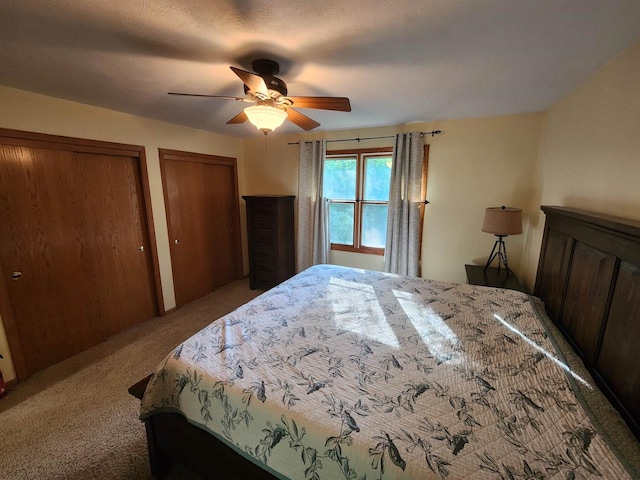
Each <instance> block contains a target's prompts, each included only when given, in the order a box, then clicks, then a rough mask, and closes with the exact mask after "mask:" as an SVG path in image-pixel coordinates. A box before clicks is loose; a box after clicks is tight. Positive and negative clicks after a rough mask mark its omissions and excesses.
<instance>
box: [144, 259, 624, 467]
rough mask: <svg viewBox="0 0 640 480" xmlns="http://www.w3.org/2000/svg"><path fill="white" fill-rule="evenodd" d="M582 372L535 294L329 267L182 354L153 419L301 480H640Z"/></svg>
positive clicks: (159, 377) (149, 406)
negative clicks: (579, 392)
mask: <svg viewBox="0 0 640 480" xmlns="http://www.w3.org/2000/svg"><path fill="white" fill-rule="evenodd" d="M567 370H568V369H567V368H566V367H565V366H564V365H563V364H562V362H561V361H559V360H558V358H557V356H556V352H555V349H554V347H553V346H552V343H551V342H550V340H549V338H548V337H547V333H546V332H545V329H544V327H543V326H542V325H541V324H540V322H539V320H538V319H537V314H536V312H535V310H534V308H533V306H532V304H531V301H530V299H529V297H528V296H527V295H525V294H522V293H519V292H515V291H509V290H498V289H492V288H485V287H476V286H471V285H458V284H451V283H444V282H435V281H428V280H424V279H420V278H412V277H403V276H397V275H390V274H384V273H379V272H371V271H365V270H356V269H349V268H344V267H335V266H328V265H320V266H315V267H312V268H310V269H308V270H306V271H304V272H302V273H300V274H298V275H296V276H295V277H293V278H292V279H290V280H288V281H286V282H284V283H283V284H281V285H279V286H278V287H275V288H273V289H272V290H269V291H268V292H266V293H264V294H263V295H261V296H260V297H258V298H256V299H255V300H253V301H251V302H249V303H247V304H245V305H243V306H242V307H240V308H238V309H237V310H235V311H234V312H232V313H230V314H228V315H226V316H224V317H222V318H220V319H218V320H216V321H214V322H213V323H211V324H210V325H209V326H208V327H206V328H205V329H203V330H202V331H200V332H199V333H197V334H196V335H194V336H193V337H191V338H190V339H188V340H187V341H185V342H184V343H183V344H181V345H180V346H178V347H177V348H176V349H175V350H174V351H173V352H171V353H170V354H169V355H168V356H167V358H166V360H165V361H163V362H162V363H161V365H159V367H158V370H157V372H156V373H155V375H154V377H153V379H152V380H151V382H150V383H149V386H148V388H147V391H146V393H145V396H144V399H143V402H142V410H141V418H142V419H144V418H147V417H148V416H150V415H153V414H154V413H156V412H181V413H182V414H183V415H185V416H186V418H187V419H188V420H189V421H190V422H191V423H193V424H195V425H198V426H200V427H201V428H203V429H205V430H207V431H209V432H211V433H213V434H214V435H216V436H217V437H218V438H219V439H221V440H223V441H224V442H226V443H227V444H228V445H230V446H232V447H233V448H235V449H236V450H237V451H238V452H240V453H242V454H243V455H245V456H246V457H248V458H251V459H253V461H255V462H257V463H259V464H261V465H263V466H266V468H267V469H268V470H270V471H271V472H272V473H274V472H275V474H276V475H278V476H279V477H281V478H289V479H320V478H325V479H340V478H345V479H365V478H366V479H409V478H411V479H418V478H420V479H426V478H434V479H462V478H474V479H476V478H487V479H547V478H549V479H550V478H557V479H576V478H577V479H580V478H589V477H602V478H615V479H625V478H630V475H629V474H628V473H627V472H626V470H625V468H624V467H623V466H622V464H621V463H620V462H619V461H618V459H617V457H616V456H615V455H614V454H613V452H612V450H611V449H610V447H609V446H608V445H607V443H606V442H605V439H604V438H603V437H602V436H601V435H600V434H599V433H598V431H597V429H596V427H595V426H594V425H593V424H592V422H591V421H590V419H589V417H588V416H587V414H586V413H585V411H584V409H583V408H582V406H581V404H580V402H579V401H578V400H577V398H576V396H575V395H574V394H573V393H572V390H571V388H570V383H569V381H568V377H567V375H571V373H570V372H567ZM579 380H580V379H578V381H579Z"/></svg>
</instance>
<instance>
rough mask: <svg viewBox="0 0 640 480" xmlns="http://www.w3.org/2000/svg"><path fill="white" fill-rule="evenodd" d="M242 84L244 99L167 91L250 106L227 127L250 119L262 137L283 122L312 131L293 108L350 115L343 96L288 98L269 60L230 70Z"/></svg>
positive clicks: (306, 119)
mask: <svg viewBox="0 0 640 480" xmlns="http://www.w3.org/2000/svg"><path fill="white" fill-rule="evenodd" d="M229 68H231V70H232V71H233V72H234V73H235V74H236V75H237V76H238V77H239V78H240V80H242V82H243V83H244V93H245V96H244V97H229V96H225V95H203V94H197V93H178V92H169V95H184V96H188V97H207V98H223V99H227V100H238V101H242V102H248V103H253V104H254V105H253V106H250V107H247V108H245V109H244V110H243V111H242V112H240V113H239V114H238V115H236V116H235V117H233V118H232V119H231V120H229V121H228V122H227V124H235V123H244V122H246V121H247V120H249V121H250V122H251V123H252V124H254V125H255V126H256V128H258V130H260V131H262V132H263V133H264V134H265V135H266V134H267V133H269V132H271V131H273V130H275V129H276V128H278V127H279V126H280V125H282V123H283V122H284V120H285V119H288V120H289V121H290V122H292V123H294V124H296V125H297V126H299V127H300V128H302V129H304V130H307V131H308V130H312V129H314V128H316V127H319V126H320V124H319V123H318V122H316V121H315V120H313V119H311V118H309V117H307V116H306V115H304V114H302V113H300V112H298V111H297V110H295V109H293V108H292V107H296V108H316V109H320V110H336V111H340V112H350V111H351V104H350V103H349V99H348V98H346V97H291V96H288V95H287V85H286V84H285V83H284V82H283V81H282V80H281V79H279V78H277V77H276V76H275V75H277V74H278V72H279V71H280V66H279V65H278V63H277V62H275V61H273V60H268V59H260V60H255V61H253V62H252V63H251V68H253V71H254V72H255V73H252V72H247V71H245V70H240V69H239V68H236V67H229Z"/></svg>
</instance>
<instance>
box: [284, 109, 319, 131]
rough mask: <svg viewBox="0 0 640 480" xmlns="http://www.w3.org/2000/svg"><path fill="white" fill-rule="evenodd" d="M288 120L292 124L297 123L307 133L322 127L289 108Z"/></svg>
mask: <svg viewBox="0 0 640 480" xmlns="http://www.w3.org/2000/svg"><path fill="white" fill-rule="evenodd" d="M287 118H288V119H289V121H291V122H292V123H295V124H296V125H297V126H299V127H300V128H302V129H304V130H307V131H308V130H313V129H314V128H316V127H319V126H320V124H319V123H318V122H316V121H315V120H313V119H312V118H309V117H307V116H306V115H304V114H302V113H300V112H296V111H295V110H294V109H293V108H287Z"/></svg>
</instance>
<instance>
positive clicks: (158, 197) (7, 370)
mask: <svg viewBox="0 0 640 480" xmlns="http://www.w3.org/2000/svg"><path fill="white" fill-rule="evenodd" d="M0 127H2V128H11V129H15V130H25V131H32V132H39V133H49V134H54V135H64V136H69V137H78V138H86V139H93V140H104V141H109V142H118V143H128V144H133V145H142V146H144V147H145V151H146V158H147V166H148V172H149V183H150V187H151V206H152V210H153V222H154V225H155V232H156V241H157V245H158V259H159V263H160V277H161V283H162V294H163V297H164V306H165V308H166V309H170V308H173V307H174V306H175V295H174V290H173V277H172V272H171V259H170V254H169V239H168V233H167V221H166V216H165V210H164V197H163V194H162V181H161V177H160V164H159V160H158V148H169V149H174V150H185V151H189V152H197V153H208V154H215V155H223V156H228V157H235V158H237V159H238V170H239V177H240V180H239V181H240V191H241V192H242V191H243V185H242V179H243V175H244V163H243V159H244V158H243V145H242V140H241V139H238V138H232V137H227V136H224V135H217V134H213V133H209V132H205V131H202V130H195V129H192V128H186V127H180V126H177V125H171V124H168V123H164V122H158V121H155V120H149V119H146V118H141V117H136V116H133V115H127V114H124V113H119V112H114V111H112V110H106V109H102V108H97V107H92V106H89V105H83V104H79V103H75V102H69V101H65V100H60V99H56V98H52V97H46V96H43V95H37V94H34V93H30V92H25V91H21V90H15V89H12V88H6V87H1V86H0ZM243 225H244V222H243ZM243 236H244V232H243ZM0 351H1V352H2V353H3V355H5V359H4V360H0V369H1V370H2V372H3V373H4V376H5V379H7V380H10V379H13V378H15V371H14V369H13V364H12V362H11V359H10V355H8V352H9V349H8V345H7V341H6V335H5V332H4V329H3V325H2V323H1V322H0Z"/></svg>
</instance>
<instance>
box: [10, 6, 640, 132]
mask: <svg viewBox="0 0 640 480" xmlns="http://www.w3.org/2000/svg"><path fill="white" fill-rule="evenodd" d="M639 37H640V1H638V0H627V1H622V0H606V1H605V0H502V1H497V0H439V1H433V0H432V1H428V0H413V1H412V0H388V1H381V0H375V1H374V0H350V1H342V0H340V1H338V0H324V1H322V2H320V1H294V0H281V1H267V0H255V1H248V0H215V1H212V0H182V1H175V0H146V1H145V0H111V1H98V0H2V1H1V2H0V84H2V85H6V86H10V87H15V88H19V89H23V90H29V91H33V92H38V93H42V94H45V95H50V96H54V97H59V98H64V99H69V100H74V101H77V102H81V103H86V104H91V105H97V106H100V107H105V108H109V109H113V110H119V111H122V112H128V113H132V114H135V115H140V116H143V117H149V118H155V119H159V120H164V121H167V122H172V123H177V124H182V125H187V126H191V127H195V128H200V129H203V130H209V131H214V132H219V133H223V134H227V135H234V136H244V137H246V136H255V135H260V133H259V132H258V131H257V130H255V128H253V127H252V126H250V125H249V124H244V125H225V122H226V121H227V120H228V119H230V118H231V117H233V116H234V115H236V114H237V113H239V112H240V110H241V109H242V108H243V106H244V104H241V103H239V102H234V101H229V100H219V99H217V100H216V99H202V98H187V97H172V96H169V95H167V92H169V91H186V92H194V93H205V94H213V95H231V96H241V95H242V83H241V82H240V80H239V79H238V78H237V77H236V76H235V75H234V74H233V72H232V71H231V70H230V69H229V65H234V66H237V67H239V68H243V69H246V70H250V69H251V68H250V63H251V60H253V59H255V58H260V57H265V56H267V57H270V58H273V59H275V60H277V61H279V62H280V64H281V71H280V74H279V75H278V76H279V77H281V78H282V79H283V80H284V81H285V82H286V83H287V85H288V87H289V94H290V95H298V96H304V95H327V96H346V97H349V98H350V99H351V104H352V108H353V111H352V112H351V113H343V112H327V111H319V110H310V109H304V110H302V109H301V111H302V112H303V113H305V114H307V115H309V116H311V117H312V118H314V119H316V120H317V121H319V122H320V123H321V124H322V125H321V126H320V127H319V128H318V130H339V129H347V128H361V127H370V126H380V125H395V124H401V123H407V122H412V121H430V120H440V119H450V118H468V117H480V116H491V115H503V114H512V113H522V112H535V111H542V110H545V109H547V108H549V107H550V106H551V105H553V104H554V103H555V102H556V101H558V100H559V99H560V98H562V96H564V95H565V94H566V93H568V92H570V91H571V90H572V89H574V88H575V87H576V86H577V85H579V84H580V83H581V82H583V81H584V80H585V79H586V78H587V77H588V76H589V75H590V74H592V73H593V72H595V71H596V70H597V69H598V68H600V67H601V66H602V65H604V64H605V63H607V62H608V61H609V60H611V59H612V58H613V57H614V56H615V55H616V54H617V53H619V52H620V51H621V50H623V49H624V48H626V47H627V46H629V45H630V44H632V43H633V42H634V41H635V40H637V39H638V38H639ZM280 131H282V132H300V131H302V130H300V129H299V128H298V127H296V126H294V125H292V124H290V123H288V122H287V123H285V126H283V127H281V129H279V130H278V132H280Z"/></svg>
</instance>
